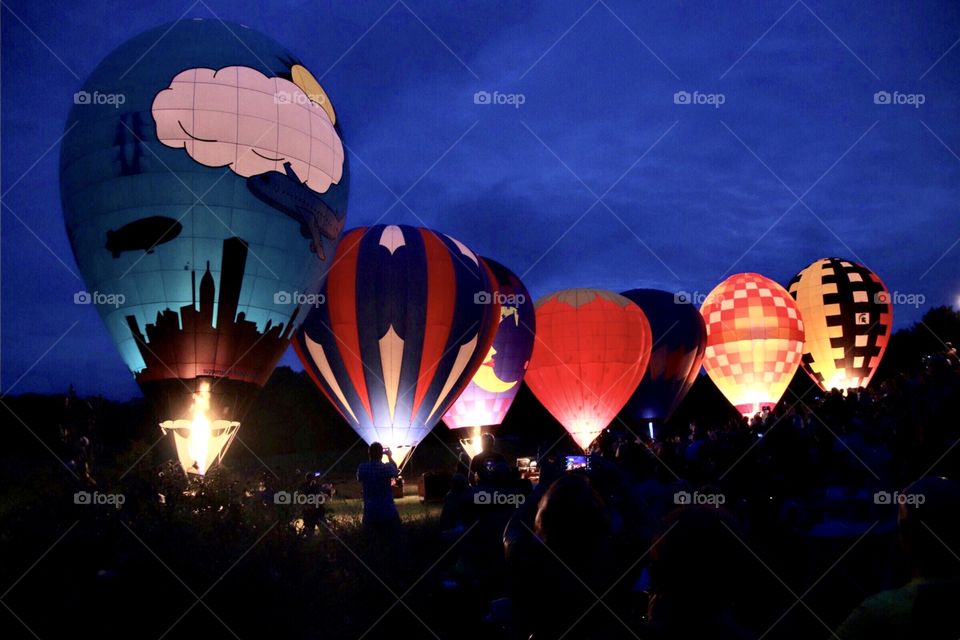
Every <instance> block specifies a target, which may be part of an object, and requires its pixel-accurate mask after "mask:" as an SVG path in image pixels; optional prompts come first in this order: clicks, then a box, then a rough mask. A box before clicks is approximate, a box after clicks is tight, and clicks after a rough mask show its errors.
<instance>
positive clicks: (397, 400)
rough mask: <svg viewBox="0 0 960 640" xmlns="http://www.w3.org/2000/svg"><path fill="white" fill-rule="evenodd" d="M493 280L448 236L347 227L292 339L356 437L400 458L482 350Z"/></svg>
mask: <svg viewBox="0 0 960 640" xmlns="http://www.w3.org/2000/svg"><path fill="white" fill-rule="evenodd" d="M495 282H496V281H495V279H494V278H493V275H492V274H491V273H490V272H489V270H488V268H487V267H486V265H485V264H484V263H483V262H482V261H481V260H480V258H479V257H478V256H477V255H476V254H475V253H473V251H471V250H470V249H468V248H467V247H466V246H465V245H463V244H462V243H461V242H459V241H458V240H455V239H453V238H451V237H450V236H447V235H443V234H441V233H437V232H435V231H431V230H430V229H423V228H416V227H408V226H396V225H389V226H387V225H378V226H375V227H369V228H366V227H363V228H358V229H353V230H352V231H349V232H347V233H346V234H344V237H343V239H342V240H341V244H340V248H339V249H338V250H337V253H336V256H335V258H334V261H333V266H332V267H331V269H330V272H329V274H328V277H327V281H326V284H325V286H324V288H323V289H322V291H321V293H322V294H323V295H324V296H325V303H324V304H319V305H317V306H316V307H315V308H314V309H312V310H311V311H310V313H309V315H308V316H307V318H306V320H305V321H304V323H303V326H302V327H301V328H300V330H299V331H298V332H297V333H296V336H295V338H294V347H295V348H296V351H297V355H299V356H300V360H301V361H302V362H303V364H304V367H305V368H306V370H307V371H308V372H309V374H310V375H311V376H312V378H313V380H314V382H316V384H317V386H318V387H320V389H321V390H322V391H323V392H324V394H325V395H326V396H327V398H328V399H329V400H330V401H331V402H332V403H333V404H334V405H335V406H336V407H337V409H338V410H339V411H340V413H341V414H342V415H343V417H344V419H346V421H347V422H348V423H350V425H351V426H353V428H354V429H355V430H356V431H357V433H358V434H359V435H360V437H361V438H363V439H364V441H366V442H367V443H368V444H369V443H371V442H374V441H376V442H380V443H381V444H383V445H384V446H385V447H389V448H390V449H391V450H393V452H394V457H395V458H396V460H397V462H398V463H401V464H402V460H403V458H404V457H405V456H406V455H408V454H409V452H410V451H411V450H412V448H413V447H415V446H416V445H417V443H419V442H420V440H421V439H423V437H424V436H426V435H427V433H428V432H429V431H430V429H432V428H433V426H434V425H435V424H436V423H437V421H439V420H440V417H441V416H443V414H444V413H445V412H446V411H447V409H448V408H449V407H450V405H451V404H452V403H453V401H454V400H455V399H456V398H457V396H458V395H459V394H460V392H461V391H462V390H463V388H464V387H465V386H466V385H467V384H468V383H469V382H470V379H471V378H472V377H473V375H474V374H475V373H476V372H477V368H478V367H479V366H480V364H481V363H482V362H483V360H484V358H485V357H486V354H487V352H488V351H489V349H490V344H491V342H492V340H493V336H494V334H495V332H496V329H497V320H498V318H499V315H500V309H499V305H498V304H497V296H496V285H495Z"/></svg>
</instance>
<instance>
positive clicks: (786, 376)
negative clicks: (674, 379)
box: [700, 273, 803, 415]
mask: <svg viewBox="0 0 960 640" xmlns="http://www.w3.org/2000/svg"><path fill="white" fill-rule="evenodd" d="M700 313H701V314H703V319H704V320H705V321H706V323H707V352H706V356H705V357H704V360H703V366H704V368H705V369H706V370H707V375H709V376H710V379H711V380H713V382H714V384H716V385H717V387H718V388H719V389H720V391H721V392H722V393H723V395H724V396H725V397H726V398H727V400H729V401H730V404H732V405H733V406H734V407H736V408H737V411H739V412H740V413H742V414H744V415H753V414H754V413H756V412H758V411H760V410H761V409H762V408H763V407H773V406H774V405H776V404H777V402H778V401H779V400H780V397H781V396H782V395H783V393H784V392H785V391H786V390H787V385H789V384H790V380H791V379H793V374H794V373H796V371H797V367H799V366H800V355H801V354H802V353H803V320H802V319H801V317H800V311H799V310H798V309H797V304H796V303H795V302H794V301H793V298H791V297H790V294H789V293H787V291H786V289H784V288H783V287H781V286H780V285H779V284H777V283H776V282H774V281H773V280H770V279H769V278H765V277H763V276H761V275H760V274H758V273H738V274H736V275H732V276H730V277H729V278H727V279H726V280H724V281H723V282H721V283H720V284H718V285H717V286H716V288H714V290H713V291H711V292H710V295H708V296H707V299H706V300H705V301H704V303H703V306H702V307H700Z"/></svg>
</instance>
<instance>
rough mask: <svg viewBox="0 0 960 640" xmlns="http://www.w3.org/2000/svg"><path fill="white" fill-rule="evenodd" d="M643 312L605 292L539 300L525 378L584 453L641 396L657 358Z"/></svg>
mask: <svg viewBox="0 0 960 640" xmlns="http://www.w3.org/2000/svg"><path fill="white" fill-rule="evenodd" d="M650 345H651V337H650V323H649V322H647V318H646V316H644V314H643V311H641V310H640V307H638V306H637V305H635V304H634V303H632V302H630V300H628V299H627V298H624V297H623V296H621V295H619V294H616V293H613V292H612V291H604V290H603V289H565V290H563V291H557V292H556V293H551V294H550V295H548V296H545V297H543V298H541V299H540V300H539V301H537V336H536V339H535V341H534V347H533V356H532V357H531V359H530V366H529V368H528V369H527V374H526V376H525V377H524V380H525V381H526V383H527V385H528V386H529V387H530V390H531V391H533V393H534V395H535V396H537V399H538V400H539V401H540V403H541V404H543V406H544V407H545V408H546V409H547V411H549V412H550V413H551V414H552V415H553V417H554V418H556V419H557V420H558V421H559V422H560V424H562V425H563V427H564V428H565V429H566V430H567V432H568V433H569V434H570V436H571V437H572V438H573V439H574V440H575V441H576V443H577V444H578V445H579V446H580V448H582V449H586V448H587V447H588V446H589V445H590V443H591V442H593V440H594V439H595V438H596V437H597V435H599V434H600V432H601V431H603V429H604V428H606V426H607V425H608V424H610V421H611V420H613V419H614V417H616V415H617V412H618V411H620V409H622V408H623V405H624V404H625V403H626V402H627V399H628V398H629V397H630V394H632V393H633V392H634V390H635V389H636V388H637V385H638V384H639V383H640V379H641V378H642V377H643V373H644V371H645V370H646V367H647V361H648V360H649V358H650Z"/></svg>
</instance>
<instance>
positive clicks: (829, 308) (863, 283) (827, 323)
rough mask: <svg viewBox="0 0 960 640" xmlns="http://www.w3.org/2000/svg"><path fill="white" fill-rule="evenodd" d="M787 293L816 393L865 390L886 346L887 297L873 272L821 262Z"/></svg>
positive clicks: (830, 260) (853, 264) (836, 262)
mask: <svg viewBox="0 0 960 640" xmlns="http://www.w3.org/2000/svg"><path fill="white" fill-rule="evenodd" d="M787 289H788V290H789V291H790V295H792V296H793V297H794V299H795V300H796V301H797V306H798V307H799V309H800V313H801V314H802V316H803V322H804V328H805V330H806V342H805V348H804V351H803V368H804V370H805V371H806V372H807V373H808V374H809V375H810V377H811V378H813V380H814V382H816V383H817V384H818V385H819V386H820V388H821V389H823V390H824V391H827V390H829V389H841V390H843V389H851V388H852V389H855V388H857V387H866V386H867V385H868V384H870V379H871V378H872V377H873V374H874V372H875V371H876V370H877V366H879V364H880V360H881V359H882V358H883V353H884V351H885V350H886V348H887V343H888V342H889V340H890V331H891V329H892V326H893V305H892V304H891V301H890V292H889V291H887V287H886V286H885V285H884V284H883V281H881V280H880V277H879V276H877V274H875V273H874V272H873V271H871V270H870V269H868V268H867V267H865V266H863V265H861V264H857V263H856V262H851V261H850V260H843V259H842V258H824V259H822V260H817V261H816V262H814V263H813V264H811V265H809V266H808V267H807V268H805V269H804V270H802V271H801V272H800V273H798V274H797V275H796V276H794V277H793V280H791V281H790V284H789V285H788V287H787Z"/></svg>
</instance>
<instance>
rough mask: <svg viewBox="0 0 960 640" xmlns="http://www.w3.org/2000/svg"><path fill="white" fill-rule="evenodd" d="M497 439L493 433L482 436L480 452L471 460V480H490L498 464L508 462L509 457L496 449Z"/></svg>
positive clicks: (474, 482)
mask: <svg viewBox="0 0 960 640" xmlns="http://www.w3.org/2000/svg"><path fill="white" fill-rule="evenodd" d="M494 444H495V440H494V438H493V434H492V433H485V434H483V435H482V436H480V453H478V454H477V455H475V456H474V457H473V460H471V461H470V482H471V483H472V484H475V485H476V484H480V483H486V482H490V480H491V476H492V475H493V473H494V470H495V469H496V468H497V466H498V465H501V464H506V463H507V459H506V458H504V457H503V455H502V454H500V453H498V452H496V451H494V448H493V447H494Z"/></svg>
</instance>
